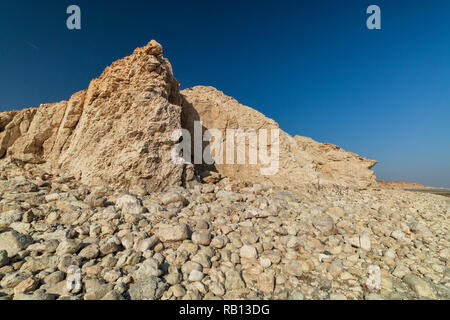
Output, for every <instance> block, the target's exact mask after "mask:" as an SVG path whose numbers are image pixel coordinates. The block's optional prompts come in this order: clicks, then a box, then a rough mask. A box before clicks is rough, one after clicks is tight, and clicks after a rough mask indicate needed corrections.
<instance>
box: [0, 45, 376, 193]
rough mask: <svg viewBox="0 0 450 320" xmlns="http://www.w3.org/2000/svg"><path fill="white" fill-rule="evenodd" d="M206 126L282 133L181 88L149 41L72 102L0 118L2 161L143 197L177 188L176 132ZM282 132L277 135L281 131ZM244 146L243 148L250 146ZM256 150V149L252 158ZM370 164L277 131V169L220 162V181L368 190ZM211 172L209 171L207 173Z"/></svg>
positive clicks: (220, 97) (207, 91)
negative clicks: (133, 190)
mask: <svg viewBox="0 0 450 320" xmlns="http://www.w3.org/2000/svg"><path fill="white" fill-rule="evenodd" d="M198 120H200V121H201V122H202V124H203V126H204V127H205V129H218V130H220V131H222V132H223V133H225V131H226V130H227V129H242V130H245V131H246V130H259V129H269V133H270V130H271V129H279V126H278V124H277V123H276V122H275V121H273V120H271V119H269V118H267V117H265V116H264V115H262V114H261V113H259V112H258V111H256V110H254V109H252V108H249V107H246V106H243V105H241V104H239V103H238V102H237V101H236V100H234V99H233V98H231V97H228V96H226V95H224V94H223V93H222V92H220V91H218V90H216V89H214V88H211V87H195V88H192V89H187V90H183V91H182V92H181V93H180V91H179V84H178V82H177V81H176V79H175V78H174V77H173V72H172V67H171V65H170V63H169V61H168V60H167V59H165V58H164V57H163V56H162V47H161V46H160V45H159V44H158V43H157V42H155V41H151V42H150V43H149V44H148V45H147V46H145V47H143V48H138V49H136V50H135V51H134V52H133V54H132V55H131V56H129V57H126V58H124V59H122V60H119V61H116V62H114V63H113V64H112V65H111V66H110V67H108V68H106V69H105V71H104V72H103V73H102V75H101V76H100V77H99V78H97V79H94V80H93V81H92V82H91V83H90V85H89V88H88V89H87V90H86V91H81V92H78V93H76V94H74V95H73V96H72V97H71V98H70V99H69V100H68V101H62V102H59V103H51V104H43V105H41V106H39V107H38V108H31V109H26V110H23V111H11V112H3V113H0V130H1V131H0V157H2V158H4V159H5V158H6V159H8V158H9V159H13V160H20V161H22V162H24V163H31V164H36V165H41V167H43V168H45V169H46V170H47V171H49V172H60V173H62V174H64V175H70V176H73V177H75V178H76V179H77V180H80V181H81V182H83V183H85V184H86V185H91V186H95V185H101V184H109V185H114V186H118V187H124V188H128V187H130V186H132V185H139V186H140V187H143V188H145V189H146V190H148V191H156V190H164V189H165V188H167V187H170V186H174V185H183V184H185V182H186V181H185V180H186V179H187V178H189V177H192V172H189V171H192V168H189V167H188V166H185V165H177V164H175V163H174V162H173V161H171V154H172V150H173V149H174V146H175V143H176V142H174V141H172V140H171V137H172V133H173V132H174V131H175V130H177V129H182V128H185V129H188V130H189V131H191V133H192V136H193V124H194V121H198ZM280 131H281V130H280ZM248 144H249V141H248V140H247V142H246V146H247V148H248ZM259 151H260V150H259V149H258V152H259ZM375 164H376V161H372V160H366V159H364V158H362V157H360V156H358V155H356V154H353V153H350V152H345V151H344V150H342V149H340V148H338V147H336V146H333V145H330V144H321V143H317V142H315V141H313V140H312V139H309V138H304V137H295V138H294V137H291V136H290V135H288V134H287V133H285V132H283V131H281V132H280V138H279V158H277V172H276V174H273V175H263V174H261V168H263V167H264V165H262V164H261V162H258V163H257V164H255V165H253V164H249V161H246V162H245V164H242V165H240V164H223V165H221V164H218V165H215V166H214V168H212V170H213V171H218V172H219V173H220V174H222V175H223V176H226V177H230V178H234V179H241V180H243V181H251V182H262V183H269V184H273V185H278V186H288V187H289V188H295V187H297V186H301V185H305V184H339V185H346V186H352V187H362V188H365V187H368V186H371V185H374V183H375V176H374V174H373V171H372V170H370V169H371V168H372V167H373V166H374V165H375ZM210 169H211V168H210Z"/></svg>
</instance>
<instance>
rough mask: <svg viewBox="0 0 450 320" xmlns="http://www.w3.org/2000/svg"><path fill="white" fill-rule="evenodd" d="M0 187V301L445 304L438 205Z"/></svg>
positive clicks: (375, 193) (64, 182)
mask: <svg viewBox="0 0 450 320" xmlns="http://www.w3.org/2000/svg"><path fill="white" fill-rule="evenodd" d="M0 177H1V180H0V199H1V200H0V210H1V214H0V299H6V300H8V299H14V300H28V299H37V300H51V299H61V300H62V299H75V300H79V299H84V300H93V299H94V300H96V299H104V300H110V299H112V300H122V299H294V300H301V299H449V298H450V268H449V256H450V250H449V248H450V245H449V244H450V239H449V225H448V214H449V211H450V199H448V198H445V197H441V196H436V195H430V194H420V193H412V192H406V191H400V190H388V189H367V190H356V189H351V188H348V187H338V186H334V187H333V186H326V187H319V186H314V185H311V186H310V187H306V186H305V188H304V189H303V190H298V191H297V192H295V193H293V192H290V191H286V190H278V189H276V188H274V187H271V186H264V185H261V184H251V183H243V182H236V181H232V180H230V179H229V178H223V179H216V180H215V181H214V179H212V180H211V181H210V182H211V183H200V182H197V181H194V182H192V183H191V184H190V185H189V186H188V187H186V188H183V187H172V188H170V189H168V190H167V191H166V192H158V193H156V192H155V193H151V194H147V192H146V191H145V190H143V189H142V188H139V187H131V188H129V190H125V191H120V190H119V189H113V188H111V187H108V186H96V187H86V186H84V185H82V184H80V182H77V180H74V179H72V178H71V177H60V176H56V175H55V176H52V175H51V174H48V173H39V172H34V171H33V169H31V168H29V167H28V165H25V166H23V165H22V164H20V163H19V164H14V161H10V162H8V163H7V164H3V165H2V169H1V176H0ZM72 265H76V266H79V268H81V270H82V287H81V288H79V289H74V290H72V291H71V292H69V291H68V289H67V286H66V283H67V281H66V277H67V272H68V268H69V267H70V266H72ZM370 265H375V266H379V267H380V269H381V273H382V278H381V279H382V280H381V288H380V289H379V290H369V288H368V287H367V286H366V281H367V278H368V273H367V269H368V267H369V266H370Z"/></svg>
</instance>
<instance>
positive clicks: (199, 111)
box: [181, 86, 376, 188]
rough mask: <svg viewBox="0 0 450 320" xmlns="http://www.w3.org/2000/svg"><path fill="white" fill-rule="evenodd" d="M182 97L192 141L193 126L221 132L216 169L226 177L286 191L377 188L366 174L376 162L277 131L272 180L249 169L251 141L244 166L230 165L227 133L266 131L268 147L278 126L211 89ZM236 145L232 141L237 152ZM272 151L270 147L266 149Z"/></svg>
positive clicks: (259, 165) (257, 168) (259, 166)
mask: <svg viewBox="0 0 450 320" xmlns="http://www.w3.org/2000/svg"><path fill="white" fill-rule="evenodd" d="M181 93H182V95H183V96H184V99H185V101H184V104H183V117H182V118H183V120H182V121H183V127H184V128H186V129H188V130H189V131H190V132H191V135H192V136H193V135H194V131H193V130H194V121H201V123H202V125H203V127H204V129H213V128H214V129H218V130H220V131H221V132H222V136H223V142H224V149H225V150H224V154H225V155H224V157H223V161H222V163H223V164H216V165H215V169H217V171H218V172H219V173H221V174H223V175H224V176H228V177H231V178H235V179H240V180H249V181H252V182H260V183H269V184H274V185H283V186H289V187H295V186H298V185H302V184H311V183H314V184H321V185H322V184H340V185H348V186H355V187H363V188H364V187H367V186H370V185H372V184H374V183H375V176H374V174H373V171H372V170H370V169H371V168H372V167H373V166H374V165H375V164H376V161H373V160H367V159H364V158H362V157H360V156H358V155H356V154H354V153H350V152H346V151H344V150H342V149H341V148H339V147H337V146H334V145H331V144H323V143H318V142H316V141H314V140H312V139H310V138H306V137H300V136H296V137H295V138H294V137H292V136H290V135H289V134H287V133H286V132H284V131H282V130H280V131H279V163H278V164H277V166H278V171H277V172H276V174H273V175H264V174H262V172H261V169H263V168H266V167H267V166H268V165H264V164H262V163H261V162H259V161H258V163H257V164H256V165H251V164H249V163H250V162H249V161H248V153H249V149H248V148H249V143H250V140H249V139H246V142H245V148H246V150H245V152H246V153H247V154H246V157H247V159H246V160H247V161H246V162H245V164H228V162H227V161H226V152H227V151H226V150H227V149H228V148H230V146H232V144H233V142H232V141H231V142H230V140H228V139H226V130H228V129H239V128H240V129H242V130H244V131H247V130H256V131H258V130H259V129H267V132H268V134H267V136H268V138H267V141H268V142H270V136H271V133H272V130H273V129H279V126H278V124H277V123H276V122H275V121H273V120H271V119H269V118H267V117H265V116H264V115H263V114H261V113H260V112H258V111H256V110H254V109H252V108H249V107H246V106H243V105H242V104H240V103H239V102H237V101H236V100H235V99H233V98H231V97H228V96H226V95H225V94H224V93H222V92H220V91H218V90H217V89H215V88H212V87H202V86H199V87H194V88H191V89H186V90H183V91H182V92H181ZM237 145H238V144H237V140H235V141H234V147H235V149H236V147H237ZM270 148H271V145H270V144H269V145H268V149H269V150H270ZM229 150H231V149H229ZM241 151H242V150H241ZM258 152H259V146H258ZM213 156H214V155H213ZM235 160H236V158H235ZM236 162H237V161H236Z"/></svg>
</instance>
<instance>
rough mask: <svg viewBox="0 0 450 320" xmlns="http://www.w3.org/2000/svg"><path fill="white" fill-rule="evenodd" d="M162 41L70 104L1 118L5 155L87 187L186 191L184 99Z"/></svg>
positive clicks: (0, 148) (0, 150)
mask: <svg viewBox="0 0 450 320" xmlns="http://www.w3.org/2000/svg"><path fill="white" fill-rule="evenodd" d="M178 88H179V85H178V82H177V81H176V79H175V78H174V77H173V75H172V67H171V65H170V63H169V61H168V60H167V59H165V58H163V56H162V47H161V46H160V45H159V44H158V43H157V42H155V41H151V42H150V43H149V44H148V45H147V46H145V47H143V48H138V49H136V50H135V51H134V53H133V54H132V55H131V56H129V57H126V58H124V59H122V60H118V61H116V62H114V63H113V64H112V65H111V66H110V67H108V68H106V69H105V71H104V72H103V73H102V75H101V76H100V77H99V78H97V79H95V80H93V81H92V82H91V83H90V85H89V88H88V89H87V90H85V91H81V92H78V93H76V94H74V95H73V96H72V97H71V98H70V99H69V100H68V101H63V102H60V103H52V104H44V105H41V106H40V107H38V108H33V109H26V110H23V111H11V112H5V113H1V114H0V129H1V133H0V156H1V157H8V158H12V159H18V160H21V161H23V162H26V163H34V164H44V163H45V165H46V166H49V167H51V170H59V171H61V172H63V173H64V174H67V175H73V176H75V177H76V178H78V179H80V180H81V181H82V182H84V183H87V184H90V185H95V184H111V185H121V186H125V187H127V186H130V185H141V186H143V187H145V188H147V189H152V190H156V189H163V188H165V187H167V186H170V185H176V184H180V182H181V180H182V175H183V166H180V165H175V164H174V163H173V162H172V161H171V150H172V149H173V145H174V143H173V142H172V141H171V134H172V132H173V131H174V130H176V129H179V128H180V126H181V118H180V115H181V96H180V95H179V90H178Z"/></svg>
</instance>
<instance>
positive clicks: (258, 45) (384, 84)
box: [0, 0, 450, 187]
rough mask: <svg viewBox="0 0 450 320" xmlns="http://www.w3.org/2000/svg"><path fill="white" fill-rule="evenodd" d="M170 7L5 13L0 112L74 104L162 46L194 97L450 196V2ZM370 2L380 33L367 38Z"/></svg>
mask: <svg viewBox="0 0 450 320" xmlns="http://www.w3.org/2000/svg"><path fill="white" fill-rule="evenodd" d="M163 2H164V1H150V0H146V1H144V0H142V1H135V0H128V1H95V0H91V1H81V0H72V1H64V0H58V1H21V0H16V1H1V4H0V110H2V111H3V110H8V109H11V108H23V107H31V106H37V105H39V104H40V103H44V102H56V101H60V100H64V99H67V98H69V97H70V96H71V94H72V93H74V92H76V91H79V90H82V89H85V88H87V87H88V84H89V81H90V80H91V79H92V78H95V77H97V76H99V74H100V73H101V72H102V70H103V69H104V68H105V67H106V66H108V65H110V64H111V63H112V62H113V61H115V60H117V59H119V58H122V57H124V56H127V55H129V54H130V53H131V52H132V51H133V50H134V48H136V47H138V46H142V45H145V44H146V43H147V42H148V41H150V40H151V39H156V40H157V41H159V42H160V43H161V44H162V45H163V46H164V55H165V56H166V57H168V58H169V59H170V61H171V62H172V65H173V67H174V72H175V76H176V78H177V79H178V80H179V82H180V83H181V86H182V87H183V88H187V87H191V86H195V85H211V86H214V87H216V88H218V89H220V90H222V91H224V92H225V93H226V94H228V95H231V96H233V97H234V98H236V99H237V100H238V101H240V102H241V103H243V104H246V105H248V106H251V107H253V108H255V109H257V110H259V111H261V112H263V113H264V114H266V115H267V116H269V117H271V118H273V119H275V120H276V121H277V122H279V124H280V126H281V128H283V129H284V130H285V131H287V132H289V133H290V134H299V135H304V136H309V137H312V138H314V139H316V140H318V141H321V142H330V143H334V144H337V145H339V146H341V147H342V148H344V149H346V150H348V151H353V152H355V153H358V154H361V155H362V156H365V157H368V158H372V159H376V160H378V161H379V164H378V165H377V166H376V167H375V172H376V174H377V177H378V178H379V179H383V180H406V181H415V182H420V183H423V184H426V185H433V186H438V187H450V1H448V0H432V1H429V0H420V1H418V0H408V1H406V0H405V1H402V0H395V1H393V0H389V1H380V0H371V1H365V0H353V1H350V0H340V1H335V0H329V1H328V0H321V1H320V0H309V1H299V0H297V1H283V0H280V1H264V0H258V1H253V0H252V1H249V0H248V1H243V0H240V1H237V0H227V1H214V0H208V1H196V0H191V1H174V0H173V1H168V3H167V4H164V3H163ZM71 4H77V5H79V6H80V7H81V10H82V30H81V31H69V30H68V29H67V28H66V19H67V17H68V15H67V14H66V8H67V7H68V6H69V5H71ZM371 4H376V5H379V6H380V7H381V14H382V30H374V31H370V30H368V29H367V28H366V19H367V17H368V15H367V14H366V8H367V7H368V6H369V5H371Z"/></svg>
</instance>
